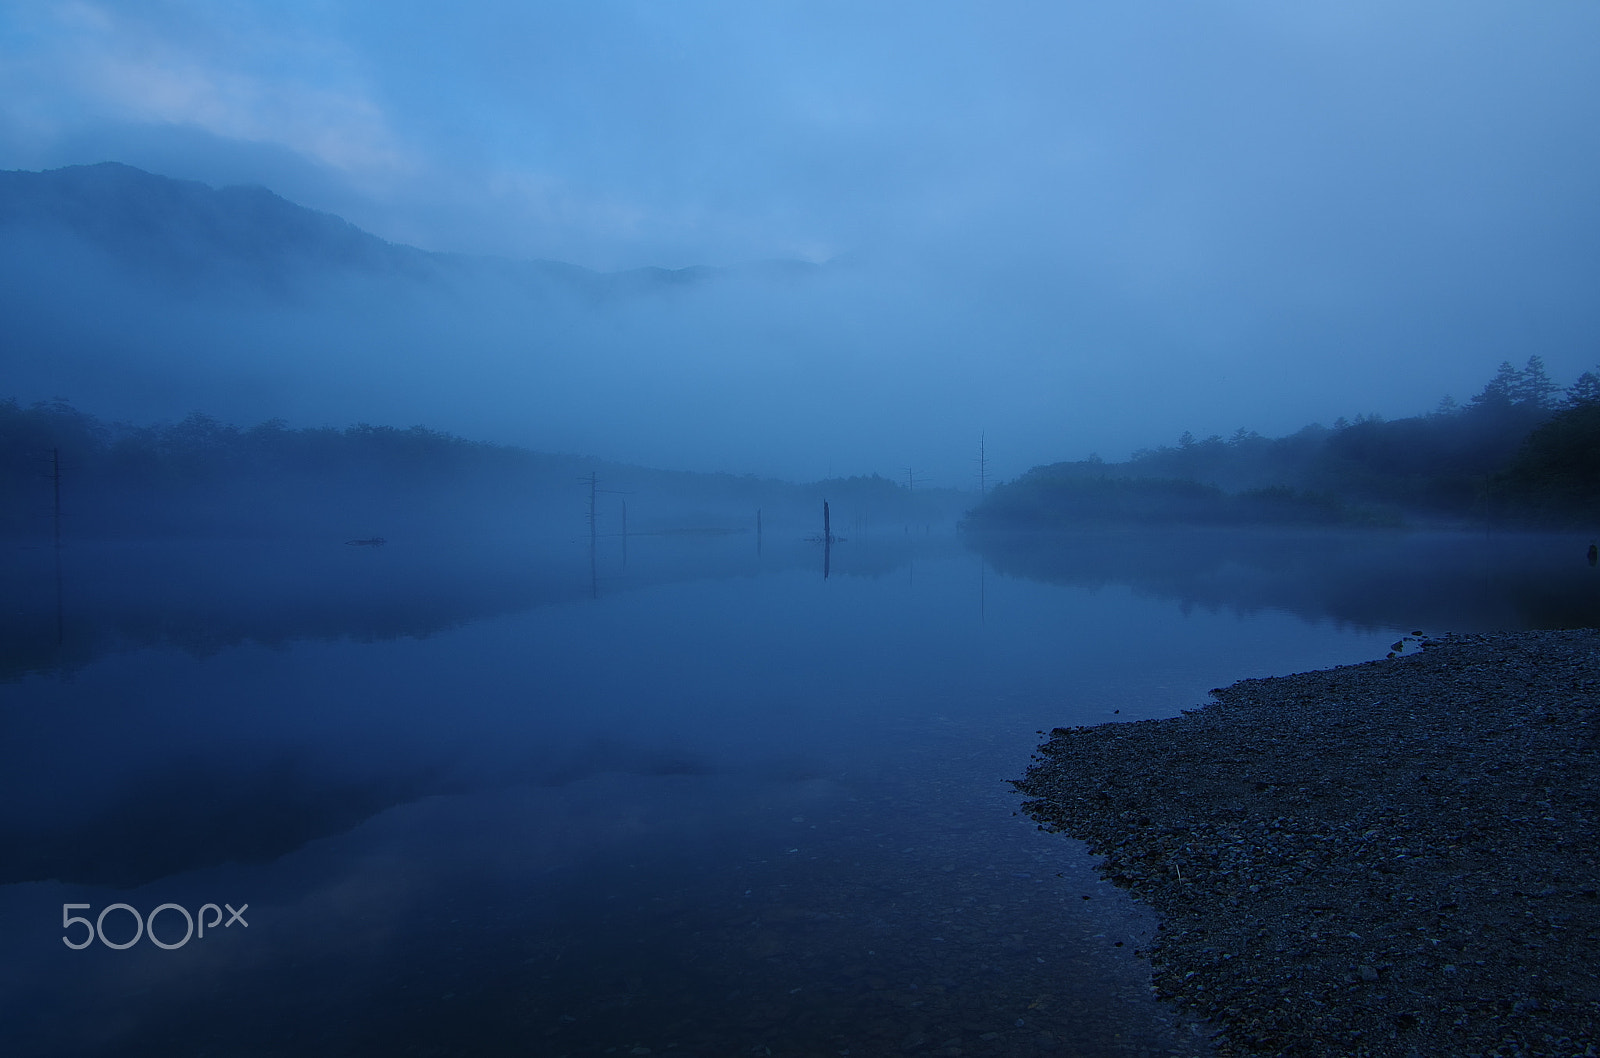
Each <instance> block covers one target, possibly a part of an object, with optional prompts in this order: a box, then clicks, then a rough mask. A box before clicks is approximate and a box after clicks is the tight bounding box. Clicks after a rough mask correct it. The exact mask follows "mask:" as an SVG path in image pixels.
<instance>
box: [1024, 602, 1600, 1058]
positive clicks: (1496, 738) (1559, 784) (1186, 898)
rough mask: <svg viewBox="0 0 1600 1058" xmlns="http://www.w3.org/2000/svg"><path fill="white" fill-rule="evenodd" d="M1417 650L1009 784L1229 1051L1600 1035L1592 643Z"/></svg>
mask: <svg viewBox="0 0 1600 1058" xmlns="http://www.w3.org/2000/svg"><path fill="white" fill-rule="evenodd" d="M1405 646H1406V648H1407V649H1410V648H1411V647H1412V644H1411V643H1410V642H1408V643H1406V644H1405ZM1421 646H1422V649H1421V650H1420V652H1417V653H1414V654H1409V655H1407V654H1402V655H1401V656H1398V657H1391V658H1389V659H1387V660H1383V661H1375V662H1369V663H1366V664H1362V665H1352V666H1346V667H1343V668H1337V669H1331V670H1328V671H1325V672H1311V673H1302V674H1299V675H1294V676H1284V677H1277V678H1273V679H1264V680H1244V681H1241V682H1239V683H1236V684H1234V685H1233V686H1231V687H1227V688H1224V689H1221V690H1218V691H1214V692H1213V695H1214V696H1215V698H1216V701H1215V702H1214V703H1212V704H1210V705H1207V706H1206V707H1204V708H1202V709H1197V710H1195V711H1193V712H1189V713H1185V714H1183V715H1182V716H1178V717H1173V718H1171V719H1167V720H1151V721H1142V722H1139V723H1131V724H1107V725H1101V726H1099V727H1089V728H1076V729H1071V730H1068V729H1064V728H1057V729H1055V730H1054V731H1053V732H1051V738H1050V740H1049V741H1048V742H1047V743H1046V744H1045V745H1044V746H1043V747H1041V749H1040V756H1039V758H1038V760H1037V761H1036V762H1035V764H1034V765H1033V767H1031V768H1030V769H1029V771H1028V774H1027V776H1026V777H1025V778H1024V779H1023V780H1021V781H1019V782H1018V784H1017V785H1018V788H1019V789H1021V790H1022V792H1023V793H1025V794H1026V795H1028V797H1029V798H1030V800H1029V801H1028V802H1027V804H1026V807H1027V809H1028V811H1029V812H1030V813H1031V814H1032V815H1033V816H1034V818H1036V819H1037V820H1038V821H1039V822H1040V824H1041V825H1042V826H1044V827H1045V828H1047V829H1052V830H1059V831H1062V832H1065V833H1068V834H1070V835H1072V836H1073V837H1077V838H1081V839H1082V840H1084V841H1086V842H1088V843H1089V845H1090V847H1091V850H1092V851H1094V852H1095V853H1097V854H1099V855H1102V856H1104V857H1105V858H1106V859H1105V864H1104V866H1103V868H1102V869H1103V871H1104V872H1105V874H1106V875H1107V876H1108V877H1109V878H1110V879H1111V880H1113V881H1114V882H1116V883H1117V884H1119V885H1121V886H1123V887H1125V888H1127V889H1128V890H1130V891H1131V892H1132V893H1133V894H1134V895H1135V896H1137V897H1138V898H1140V899H1141V900H1143V901H1145V902H1146V903H1148V904H1149V905H1151V906H1152V907H1153V908H1154V909H1155V910H1156V911H1157V912H1158V913H1159V914H1160V916H1161V919H1162V926H1161V929H1160V931H1159V933H1158V935H1157V938H1156V942H1155V944H1154V945H1153V946H1152V949H1151V951H1150V952H1149V955H1150V958H1151V962H1152V965H1153V974H1154V981H1155V984H1156V987H1157V988H1158V990H1159V991H1160V992H1162V993H1163V994H1164V995H1166V996H1168V997H1170V998H1172V999H1173V1000H1175V1001H1176V1002H1177V1003H1178V1004H1179V1005H1180V1006H1182V1007H1184V1008H1186V1009H1188V1010H1189V1011H1191V1012H1192V1013H1194V1014H1197V1015H1199V1016H1201V1017H1203V1018H1205V1019H1207V1020H1209V1021H1210V1022H1211V1023H1212V1024H1213V1025H1214V1026H1215V1027H1216V1029H1217V1037H1216V1040H1215V1042H1216V1045H1217V1049H1218V1052H1219V1053H1220V1054H1224V1055H1230V1054H1290V1055H1317V1056H1322V1055H1326V1056H1334V1055H1340V1056H1344V1055H1369V1056H1374V1058H1376V1056H1388V1055H1397V1056H1409V1055H1419V1056H1431V1055H1450V1056H1465V1055H1474V1054H1476V1055H1491V1054H1493V1055H1583V1054H1588V1055H1594V1054H1596V1053H1597V1049H1600V1043H1597V1041H1600V976H1597V971H1600V892H1597V888H1600V848H1597V846H1596V842H1595V839H1596V836H1597V834H1596V831H1597V821H1600V737H1597V731H1600V632H1596V631H1577V632H1525V633H1514V634H1494V635H1473V636H1450V637H1446V638H1444V639H1439V640H1425V641H1422V643H1421Z"/></svg>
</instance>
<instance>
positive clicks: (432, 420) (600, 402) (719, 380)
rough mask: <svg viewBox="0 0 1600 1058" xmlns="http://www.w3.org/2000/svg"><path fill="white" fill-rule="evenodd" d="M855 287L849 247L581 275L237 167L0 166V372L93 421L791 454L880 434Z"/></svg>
mask: <svg viewBox="0 0 1600 1058" xmlns="http://www.w3.org/2000/svg"><path fill="white" fill-rule="evenodd" d="M863 305H865V306H866V307H867V309H870V312H871V313H876V312H878V311H879V306H878V304H877V303H876V302H875V301H873V300H872V299H871V298H870V296H868V295H865V294H864V293H863V292H862V290H861V289H860V287H859V283H858V273H857V272H856V271H855V270H853V266H833V265H820V266H819V265H811V264H807V263H804V262H797V261H789V262H767V263H763V264H751V265H744V266H736V267H692V268H683V269H662V268H640V269H634V270H631V271H625V272H616V273H601V272H595V271H592V270H590V269H587V268H583V267H580V266H577V265H573V264H564V263H560V262H553V261H538V260H529V261H513V260H507V259H503V258H494V257H478V256H469V255H461V254H445V253H434V252H430V251H427V250H423V249H419V248H416V247H412V246H404V245H397V244H394V243H390V242H386V241H385V240H383V239H381V238H378V237H377V236H375V235H372V234H370V233H368V232H365V231H362V230H361V229H359V228H357V227H355V226H354V225H352V224H349V223H347V222H346V221H344V220H342V219H340V218H339V217H335V216H331V215H329V214H326V213H319V212H317V211H315V210H311V209H306V208H304V207H302V206H299V205H296V204H294V203H292V202H289V201H287V200H285V199H283V198H281V197H279V196H278V195H276V194H273V193H272V192H271V191H268V190H266V189H265V188H260V187H228V188H220V189H217V188H211V187H208V186H206V185H204V184H199V183H194V182H190V181H182V180H173V179H169V178H167V177H163V176H156V175H152V174H150V173H147V172H143V171H141V170H138V169H135V168H132V167H130V166H126V165H119V164H115V163H103V164H99V165H87V166H72V167H68V168H63V169H55V170H50V171H47V172H0V353H3V355H0V387H3V389H0V391H3V392H5V393H6V394H7V395H14V396H16V397H17V398H18V399H19V400H21V401H23V402H24V403H25V404H31V403H33V402H35V401H49V400H53V399H55V398H65V399H68V400H71V401H74V402H78V403H81V404H85V405H89V406H93V407H95V408H97V409H99V410H101V411H102V412H103V414H105V415H106V416H107V417H108V418H111V419H114V420H115V419H122V420H133V421H160V420H175V419H181V418H182V417H183V416H185V415H187V414H188V413H189V412H191V411H193V410H194V409H196V408H205V409H207V410H208V411H212V412H214V413H215V414H217V415H219V416H222V417H225V418H227V419H231V420H235V421H260V420H262V419H267V418H272V417H274V416H279V415H281V416H283V417H285V418H286V419H287V420H288V421H289V422H291V423H293V424H294V425H297V426H301V425H312V426H314V425H318V424H322V423H328V422H351V421H366V422H405V423H418V422H422V423H428V424H429V425H431V426H435V427H438V428H442V429H446V430H450V431H453V432H457V433H461V434H466V435H471V436H479V437H485V438H488V439H491V440H495V441H500V442H508V443H515V444H520V445H526V446H529V447H533V448H538V449H543V450H554V451H572V450H580V451H589V452H595V453H598V454H601V455H604V456H606V457H608V458H613V459H618V460H621V461H625V462H638V463H654V464H657V465H675V466H682V467H697V468H701V469H706V470H718V469H737V470H739V471H741V472H745V471H761V472H767V473H779V474H784V475H794V474H796V473H797V472H802V471H797V469H796V468H797V467H802V466H803V467H805V468H806V469H805V470H804V471H803V472H804V473H807V474H815V473H817V472H818V471H820V470H821V469H822V468H825V467H829V466H831V465H832V463H833V461H834V460H836V459H837V460H838V461H839V462H840V463H841V464H842V465H844V464H845V461H846V456H847V452H848V449H849V448H852V447H857V448H858V447H860V446H859V444H857V445H852V444H851V443H850V442H849V441H846V440H844V439H843V438H842V436H841V435H842V433H843V432H844V430H845V429H847V428H848V429H850V430H854V431H856V432H857V433H858V434H859V433H873V434H877V433H880V432H882V431H881V430H880V428H879V425H878V424H879V423H880V422H881V408H882V400H881V399H879V398H878V397H877V396H876V395H875V394H874V393H873V392H871V391H870V387H869V386H866V385H864V384H863V375H864V371H863V366H862V365H863V360H862V358H861V357H860V356H859V355H858V352H857V350H858V349H859V348H861V347H864V346H865V345H866V343H867V342H869V341H871V340H872V339H870V338H869V337H868V336H867V335H866V334H865V333H864V328H863V326H862V320H863V317H864V316H867V315H869V313H867V312H864V311H863ZM887 329H888V330H889V331H891V332H892V331H893V330H894V329H895V325H890V326H888V327H887ZM844 379H849V380H850V385H849V387H848V388H846V387H845V386H844V385H841V382H842V380H844ZM880 388H887V389H888V390H889V392H890V393H891V394H893V393H896V392H897V390H898V388H899V382H898V380H893V381H891V380H890V379H888V378H887V377H885V378H884V379H883V380H882V386H880ZM735 390H737V397H736V398H735V397H734V392H735ZM819 409H825V410H826V413H827V415H828V416H829V417H830V418H831V420H832V425H833V428H832V430H830V432H829V434H828V435H826V436H824V435H820V434H819V433H818V429H817V427H818V410H819ZM895 439H896V443H900V441H899V437H898V435H897V436H896V438H895ZM874 443H875V444H878V443H879V442H878V441H877V440H876V437H875V438H874ZM869 458H870V459H872V460H874V461H875V460H876V459H878V458H882V453H880V452H878V451H873V452H872V454H871V456H870V457H869ZM885 461H886V462H887V460H885ZM848 465H850V466H852V468H853V469H865V468H870V467H872V462H866V463H865V466H863V462H858V461H856V460H855V459H851V460H850V462H849V463H848Z"/></svg>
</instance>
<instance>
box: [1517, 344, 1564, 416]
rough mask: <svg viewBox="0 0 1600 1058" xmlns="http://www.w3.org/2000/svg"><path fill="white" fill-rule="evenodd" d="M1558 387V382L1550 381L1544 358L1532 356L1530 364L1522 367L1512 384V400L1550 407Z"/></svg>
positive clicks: (1536, 406)
mask: <svg viewBox="0 0 1600 1058" xmlns="http://www.w3.org/2000/svg"><path fill="white" fill-rule="evenodd" d="M1557 388H1558V387H1557V386H1556V384H1555V383H1554V382H1552V381H1550V373H1549V372H1548V371H1546V370H1545V369H1544V358H1543V357H1541V356H1530V357H1528V366H1527V367H1524V368H1523V369H1522V371H1521V372H1520V373H1519V374H1518V376H1517V380H1516V382H1515V383H1514V384H1513V386H1512V390H1511V400H1512V403H1515V404H1527V405H1530V406H1532V407H1535V408H1548V407H1550V405H1551V403H1552V401H1551V398H1552V397H1553V396H1554V395H1555V392H1556V390H1557Z"/></svg>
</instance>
